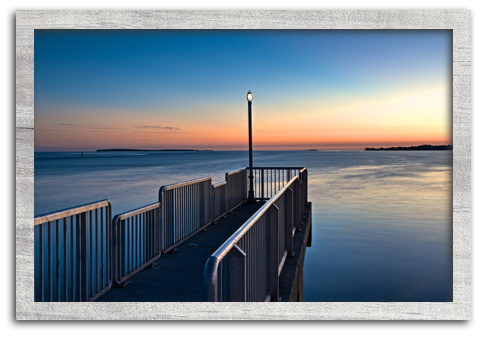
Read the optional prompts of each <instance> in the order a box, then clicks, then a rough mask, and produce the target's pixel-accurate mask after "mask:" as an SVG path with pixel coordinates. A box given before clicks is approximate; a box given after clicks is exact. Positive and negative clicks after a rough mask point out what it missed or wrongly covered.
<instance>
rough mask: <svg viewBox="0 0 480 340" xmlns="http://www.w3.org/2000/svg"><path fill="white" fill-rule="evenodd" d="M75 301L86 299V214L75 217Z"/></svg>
mask: <svg viewBox="0 0 480 340" xmlns="http://www.w3.org/2000/svg"><path fill="white" fill-rule="evenodd" d="M76 231H77V235H76V239H77V261H76V262H77V277H76V279H77V280H76V283H77V299H78V300H77V301H85V300H86V298H87V213H81V214H78V215H77V230H76Z"/></svg>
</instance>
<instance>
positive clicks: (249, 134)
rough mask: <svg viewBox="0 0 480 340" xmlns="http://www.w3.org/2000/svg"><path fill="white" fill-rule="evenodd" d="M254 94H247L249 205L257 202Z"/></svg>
mask: <svg viewBox="0 0 480 340" xmlns="http://www.w3.org/2000/svg"><path fill="white" fill-rule="evenodd" d="M252 99H253V96H252V92H250V90H249V91H248V93H247V101H248V141H249V143H248V158H249V167H250V176H248V178H250V190H249V191H248V203H254V202H255V195H254V193H253V165H252V164H253V157H252Z"/></svg>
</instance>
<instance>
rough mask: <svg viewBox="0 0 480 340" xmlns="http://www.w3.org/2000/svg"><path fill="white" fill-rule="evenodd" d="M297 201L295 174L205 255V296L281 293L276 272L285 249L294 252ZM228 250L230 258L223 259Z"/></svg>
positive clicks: (258, 297) (266, 297) (269, 297)
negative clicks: (214, 249) (225, 239)
mask: <svg viewBox="0 0 480 340" xmlns="http://www.w3.org/2000/svg"><path fill="white" fill-rule="evenodd" d="M301 204H302V190H301V183H300V180H299V177H298V176H295V177H293V178H292V179H291V180H290V181H289V182H288V183H287V184H286V185H284V186H283V188H282V189H281V190H279V191H278V192H277V193H276V194H275V195H274V196H273V197H272V198H271V199H270V200H268V202H266V203H265V204H264V205H263V206H262V207H261V208H260V209H259V210H258V211H257V212H256V213H255V214H254V215H253V216H252V217H250V218H249V219H248V221H246V222H245V223H244V224H243V225H242V226H241V227H240V228H239V229H237V231H236V232H235V233H233V235H232V236H230V238H229V239H228V240H227V241H225V242H224V243H223V244H222V245H221V246H220V247H219V248H218V249H217V250H216V251H215V252H214V253H213V254H212V255H211V256H210V257H209V258H208V260H207V263H206V265H205V270H204V285H205V299H206V301H219V300H220V301H244V302H245V301H277V300H278V299H279V298H280V297H279V296H278V292H279V281H278V278H279V276H280V273H281V270H282V268H283V265H284V263H285V259H286V257H287V255H288V254H290V255H293V235H294V233H295V226H294V224H299V223H300V220H301V218H302V215H300V214H299V213H298V208H301ZM297 220H298V221H297ZM242 248H243V249H242ZM227 255H228V261H223V260H224V259H225V258H226V256H227ZM226 266H227V267H228V269H227V268H226ZM252 278H255V281H253V282H252Z"/></svg>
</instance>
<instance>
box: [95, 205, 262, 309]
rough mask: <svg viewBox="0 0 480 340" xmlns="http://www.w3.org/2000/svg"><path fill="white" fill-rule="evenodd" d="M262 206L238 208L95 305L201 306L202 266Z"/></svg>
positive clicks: (100, 299)
mask: <svg viewBox="0 0 480 340" xmlns="http://www.w3.org/2000/svg"><path fill="white" fill-rule="evenodd" d="M262 205H263V203H254V204H245V205H241V206H239V207H238V208H237V209H235V210H234V211H233V213H232V214H228V215H227V217H226V218H222V219H220V220H219V221H218V223H217V224H216V225H210V226H208V227H207V229H206V231H205V232H199V233H197V234H196V235H194V236H192V237H191V238H189V239H188V240H186V241H185V242H183V243H182V244H180V245H179V246H178V247H177V248H176V249H177V251H176V252H174V253H172V252H170V253H167V254H164V255H162V256H161V257H160V258H159V259H158V260H157V261H156V262H157V266H156V267H153V268H146V269H144V270H142V271H141V272H139V273H137V274H136V275H134V276H133V277H131V278H130V279H129V281H130V284H129V285H128V286H126V287H125V288H116V287H112V288H111V289H110V290H109V291H108V292H106V293H105V294H104V295H102V296H100V297H99V298H98V299H97V300H96V301H98V302H203V301H204V283H203V275H204V270H205V263H206V262H207V259H208V257H209V256H210V255H212V254H213V253H214V252H215V251H216V250H217V249H218V248H219V247H220V246H221V245H222V244H223V243H224V242H225V241H226V240H227V239H228V238H229V237H230V236H231V235H232V234H233V233H234V232H235V231H236V230H237V229H238V228H240V226H242V224H243V223H245V222H246V221H247V220H248V219H249V218H250V217H251V216H252V215H253V214H254V213H255V212H256V211H257V210H258V209H260V207H261V206H262Z"/></svg>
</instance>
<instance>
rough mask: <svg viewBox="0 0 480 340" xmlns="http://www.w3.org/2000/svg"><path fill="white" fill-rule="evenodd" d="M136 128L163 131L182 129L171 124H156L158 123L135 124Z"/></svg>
mask: <svg viewBox="0 0 480 340" xmlns="http://www.w3.org/2000/svg"><path fill="white" fill-rule="evenodd" d="M135 128H136V129H150V130H161V131H164V130H167V131H173V132H175V131H182V129H180V128H178V127H172V126H158V125H139V126H135ZM161 131H158V132H161Z"/></svg>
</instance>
